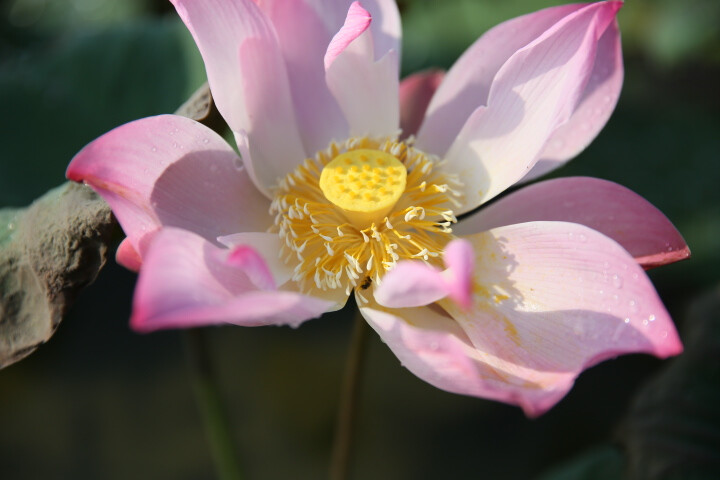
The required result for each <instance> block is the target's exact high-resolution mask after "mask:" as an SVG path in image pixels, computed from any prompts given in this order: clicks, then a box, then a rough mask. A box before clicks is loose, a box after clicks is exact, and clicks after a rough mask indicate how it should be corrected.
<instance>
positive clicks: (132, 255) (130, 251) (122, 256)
mask: <svg viewBox="0 0 720 480" xmlns="http://www.w3.org/2000/svg"><path fill="white" fill-rule="evenodd" d="M115 261H116V262H117V263H119V264H120V265H122V266H123V267H125V268H127V269H128V270H132V271H133V272H137V271H139V270H140V266H141V265H142V258H140V254H139V253H137V251H136V250H135V248H134V247H133V246H132V243H130V240H128V239H127V238H126V239H124V240H123V241H122V242H120V245H118V248H117V251H116V252H115Z"/></svg>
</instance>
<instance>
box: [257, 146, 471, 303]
mask: <svg viewBox="0 0 720 480" xmlns="http://www.w3.org/2000/svg"><path fill="white" fill-rule="evenodd" d="M437 164H438V159H437V158H434V157H431V156H429V155H426V154H424V153H422V152H420V151H417V150H415V149H413V148H412V147H410V146H408V145H407V144H405V143H403V142H398V141H395V140H394V139H386V140H376V139H371V138H353V139H350V140H348V141H346V142H345V143H344V144H340V145H337V144H335V143H333V144H331V145H330V147H328V149H327V150H326V151H322V152H319V153H318V154H317V155H316V157H315V158H314V159H306V160H305V162H303V164H302V165H300V166H299V167H298V168H297V169H295V171H294V172H292V173H290V174H289V175H288V176H287V177H285V178H284V179H283V180H281V181H280V182H279V184H278V187H277V189H276V192H275V198H274V200H273V202H272V206H271V213H273V214H274V215H275V226H274V227H273V228H272V229H271V230H272V231H276V232H277V233H278V234H279V235H280V237H281V238H283V240H284V246H283V250H282V252H281V256H282V257H281V258H282V259H283V260H284V261H285V262H286V263H287V264H289V265H294V275H293V280H295V281H297V282H298V283H299V284H300V287H301V288H302V289H303V290H308V289H310V288H313V287H316V288H319V289H322V290H328V289H336V288H343V289H345V291H346V292H347V293H348V294H349V293H350V291H351V290H352V289H353V288H355V287H358V288H361V286H363V285H368V284H369V281H372V282H373V283H375V284H379V283H380V282H381V281H382V276H383V275H384V274H385V272H387V271H388V270H390V269H391V268H392V267H394V266H395V264H396V263H397V261H398V260H401V259H420V260H423V261H425V262H428V263H431V264H435V265H438V266H439V265H440V264H441V262H440V260H439V256H440V254H441V253H442V250H443V248H444V247H445V245H446V244H447V243H448V242H449V241H450V240H451V239H452V238H453V237H452V229H451V228H450V226H451V225H452V223H454V222H455V221H456V219H455V215H454V214H453V212H452V205H453V204H455V205H457V203H458V202H457V199H456V197H458V196H459V193H458V192H457V191H456V188H457V187H458V186H459V181H458V180H457V179H456V178H453V177H451V176H450V175H448V174H444V173H440V172H437V171H436V170H437V169H436V166H437ZM366 167H367V168H366ZM363 176H368V178H369V180H365V179H362V177H363ZM375 176H378V177H380V178H379V179H376V178H375ZM337 177H339V180H338V178H337Z"/></svg>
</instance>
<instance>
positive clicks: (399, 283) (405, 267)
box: [374, 239, 475, 308]
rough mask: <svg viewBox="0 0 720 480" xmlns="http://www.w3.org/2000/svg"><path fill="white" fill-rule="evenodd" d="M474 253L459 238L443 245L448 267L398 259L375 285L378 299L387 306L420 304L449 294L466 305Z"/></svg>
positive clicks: (423, 304) (470, 289)
mask: <svg viewBox="0 0 720 480" xmlns="http://www.w3.org/2000/svg"><path fill="white" fill-rule="evenodd" d="M474 257H475V253H474V252H473V249H472V245H471V244H470V243H469V242H467V241H465V240H461V239H456V240H453V241H452V242H450V243H449V244H448V246H447V247H446V248H445V252H444V259H445V265H446V266H447V267H448V268H447V269H446V270H444V271H442V272H441V271H440V270H438V269H437V268H435V267H432V266H430V265H427V264H425V263H424V262H422V261H419V260H405V261H401V262H399V263H398V264H397V265H396V266H395V267H394V268H393V269H392V270H390V271H389V272H388V273H387V274H385V276H384V277H383V278H382V283H380V284H379V285H378V286H376V287H375V291H374V296H375V300H376V301H377V303H379V304H380V305H383V306H385V307H390V308H407V307H421V306H425V305H429V304H431V303H433V302H436V301H438V300H440V299H442V298H444V297H446V296H450V298H452V299H453V300H454V301H456V302H458V303H459V304H460V305H461V306H463V307H465V308H467V307H468V306H469V305H470V302H471V291H472V275H473V265H474V260H473V259H474Z"/></svg>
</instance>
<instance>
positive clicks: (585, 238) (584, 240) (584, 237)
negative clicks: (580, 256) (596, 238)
mask: <svg viewBox="0 0 720 480" xmlns="http://www.w3.org/2000/svg"><path fill="white" fill-rule="evenodd" d="M578 240H580V243H585V242H587V237H586V236H585V235H584V234H582V233H581V234H580V235H579V236H578Z"/></svg>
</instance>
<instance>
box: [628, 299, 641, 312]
mask: <svg viewBox="0 0 720 480" xmlns="http://www.w3.org/2000/svg"><path fill="white" fill-rule="evenodd" d="M628 305H629V306H630V311H631V312H633V313H637V312H638V310H640V307H638V304H637V302H636V301H635V300H630V302H629V303H628Z"/></svg>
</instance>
